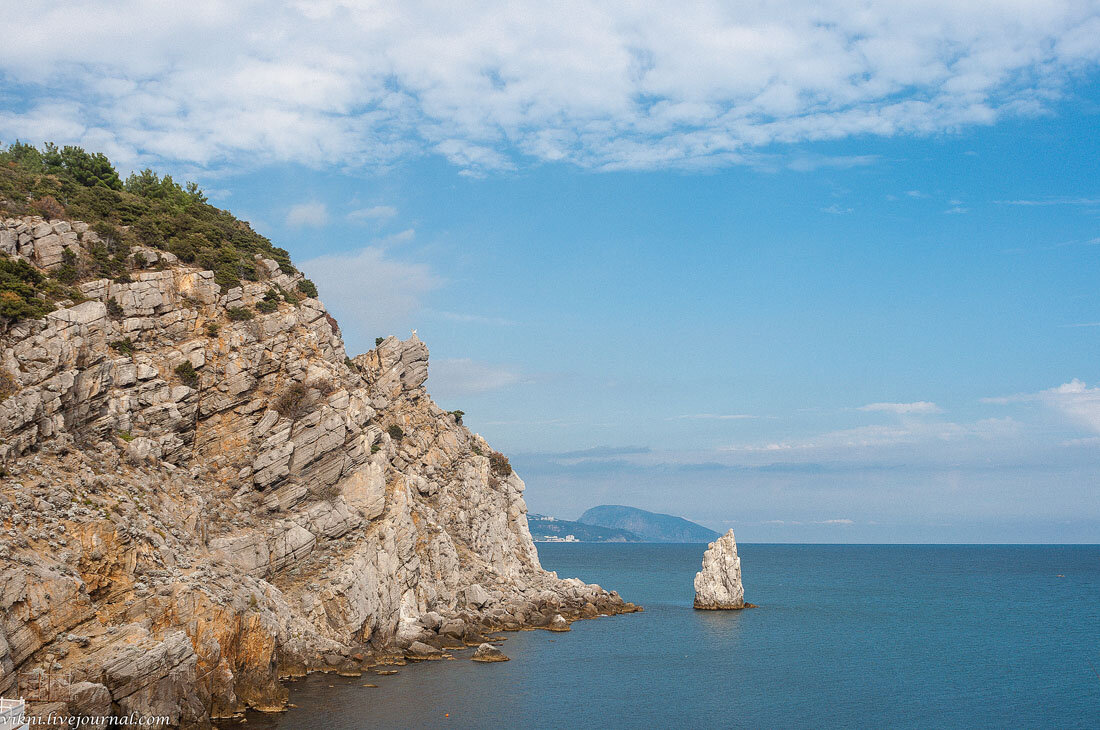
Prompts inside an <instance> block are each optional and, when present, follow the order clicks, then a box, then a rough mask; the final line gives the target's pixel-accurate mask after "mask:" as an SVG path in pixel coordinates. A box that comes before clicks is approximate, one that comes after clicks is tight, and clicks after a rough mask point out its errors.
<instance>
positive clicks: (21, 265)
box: [0, 253, 54, 322]
mask: <svg viewBox="0 0 1100 730" xmlns="http://www.w3.org/2000/svg"><path fill="white" fill-rule="evenodd" d="M47 289H48V287H47V286H46V277H45V276H43V275H42V273H41V272H39V271H38V269H36V268H34V267H33V266H31V265H30V264H29V263H27V262H26V261H23V260H22V259H19V260H18V261H17V260H15V259H11V258H9V257H8V256H6V255H4V254H2V253H0V318H2V319H3V320H5V321H9V322H14V321H16V320H20V319H39V318H41V317H45V316H46V314H48V313H49V312H52V311H53V310H54V305H53V302H52V301H48V299H43V298H40V295H41V296H42V297H44V296H46V292H47Z"/></svg>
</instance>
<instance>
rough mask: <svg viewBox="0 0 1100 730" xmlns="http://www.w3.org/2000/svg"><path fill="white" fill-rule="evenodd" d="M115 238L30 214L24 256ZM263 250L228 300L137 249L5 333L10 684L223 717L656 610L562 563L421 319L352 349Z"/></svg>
mask: <svg viewBox="0 0 1100 730" xmlns="http://www.w3.org/2000/svg"><path fill="white" fill-rule="evenodd" d="M95 236H96V234H95V233H94V232H93V231H92V230H89V228H88V227H87V226H86V225H83V224H81V223H79V222H66V221H60V220H43V219H41V218H33V217H27V218H18V219H8V220H4V221H0V252H2V253H4V254H6V255H7V256H8V257H9V259H10V258H15V259H23V260H26V261H28V262H30V263H32V264H33V265H34V266H35V267H36V268H38V269H41V270H47V271H48V270H50V269H51V268H55V267H58V266H61V265H63V263H62V262H63V261H65V260H73V259H74V258H78V257H79V256H80V255H81V254H82V249H87V248H89V244H91V243H94V237H95ZM66 251H69V253H68V254H66V253H65V252H66ZM256 263H257V270H258V271H259V272H260V275H259V277H258V278H259V279H260V280H259V281H255V282H245V283H244V284H243V285H242V286H238V287H234V288H230V289H228V290H224V291H223V290H222V288H221V287H219V285H218V284H217V283H215V278H214V274H213V273H211V272H210V271H203V270H200V269H199V268H197V267H191V266H187V265H183V264H181V262H179V261H178V260H177V259H176V257H175V256H173V255H172V254H169V253H167V252H165V251H163V250H157V249H155V248H143V247H136V248H134V249H133V251H132V252H131V254H130V258H129V267H130V271H129V272H128V273H127V274H126V275H125V276H120V277H115V278H113V279H98V280H92V281H84V282H83V283H78V285H77V289H78V290H79V297H78V299H79V300H81V301H77V299H73V300H70V301H61V302H58V303H57V304H58V308H57V309H56V310H55V311H53V312H51V313H49V314H47V315H46V316H45V317H44V318H42V319H30V320H27V319H24V320H20V321H16V322H14V323H13V322H7V323H3V324H0V399H2V400H0V468H2V470H3V471H2V472H0V474H2V480H0V525H2V531H0V696H10V695H11V694H13V693H15V692H18V691H22V692H23V693H26V692H27V691H28V689H33V687H32V685H34V683H35V682H36V681H39V682H40V681H42V677H43V676H46V675H49V674H51V673H52V674H53V675H54V676H55V677H62V680H61V681H62V682H63V683H65V684H66V685H67V687H65V688H64V691H63V692H62V693H61V694H62V699H63V700H66V701H67V704H66V706H59V705H53V706H51V707H50V709H52V710H58V711H61V712H68V713H71V714H74V715H81V714H84V715H95V714H103V713H112V712H113V713H116V714H119V715H125V714H129V713H131V712H137V713H139V714H152V715H168V716H169V717H170V718H171V719H172V722H173V723H174V724H177V725H181V726H184V727H205V726H208V725H209V724H210V720H211V718H218V717H227V716H232V715H235V714H238V713H240V712H242V711H243V710H244V709H246V708H249V707H252V708H258V709H263V710H275V709H279V708H281V707H282V706H283V705H284V704H285V702H286V700H287V693H286V690H285V689H284V688H283V686H282V685H281V684H280V681H279V680H280V678H281V677H286V676H293V675H300V674H302V673H304V672H307V671H311V670H318V669H322V670H341V671H345V672H348V671H350V672H354V671H357V670H358V669H359V668H360V667H362V666H365V665H369V664H370V663H371V662H376V661H381V660H384V659H385V658H386V657H393V656H406V655H411V656H414V657H416V658H424V657H432V656H439V655H440V653H441V650H444V649H446V648H448V647H459V646H463V645H476V644H479V643H481V641H482V640H483V636H482V634H483V633H484V632H486V631H489V630H496V629H516V628H520V627H523V626H547V627H549V626H550V625H554V626H555V627H556V628H559V629H560V628H561V627H562V625H563V624H565V623H566V622H567V621H569V620H573V619H576V618H581V617H594V616H597V615H599V614H611V613H617V612H623V611H629V610H633V608H634V607H633V606H632V605H630V604H625V603H624V602H623V601H622V600H621V599H620V598H619V596H618V595H617V594H615V593H613V592H612V593H608V592H606V591H604V590H602V589H600V588H599V587H598V586H593V585H585V584H584V583H582V582H581V581H578V580H575V579H569V580H561V579H559V578H558V577H557V576H556V575H555V574H553V573H548V572H546V571H544V570H543V569H542V568H541V566H540V565H539V561H538V555H537V554H536V552H535V548H534V545H533V544H532V542H531V536H530V534H529V532H528V527H527V521H526V507H525V505H524V501H523V490H524V484H523V481H522V480H521V479H520V478H519V476H518V475H516V474H515V473H514V472H512V470H511V467H510V466H509V465H508V463H507V460H506V459H504V458H503V457H501V456H500V455H499V454H495V453H494V452H493V450H492V448H491V447H490V446H489V444H488V443H486V442H485V440H484V439H482V438H481V437H480V436H478V435H476V434H473V433H471V432H470V431H468V430H467V429H466V428H464V427H463V426H462V425H460V424H459V423H457V422H456V419H455V417H454V416H453V415H452V414H450V413H447V412H445V411H443V410H441V409H440V408H439V407H438V406H437V405H436V404H435V403H433V402H432V400H431V398H430V397H429V396H428V394H427V393H426V392H425V389H424V382H425V379H426V377H427V372H428V349H427V347H425V345H424V344H423V343H422V342H421V341H420V340H419V339H417V337H416V336H415V334H414V335H413V336H412V337H411V338H409V339H407V340H404V341H401V340H398V339H396V338H394V337H390V338H387V339H385V340H384V341H382V342H381V343H380V344H379V345H378V346H377V347H376V348H375V349H374V350H371V351H370V352H367V353H365V354H362V355H359V356H357V357H355V358H348V357H347V355H346V353H345V351H344V345H343V342H342V341H341V337H340V331H339V328H338V326H337V323H336V321H335V320H334V319H333V318H332V317H331V316H330V315H328V314H327V313H326V311H325V308H324V306H323V305H322V304H321V302H320V301H317V300H316V299H312V298H308V297H301V296H300V295H296V294H294V293H293V292H295V291H296V285H297V283H298V279H299V276H300V275H298V274H296V273H294V274H288V273H284V272H283V271H282V270H281V269H280V266H279V264H278V263H276V262H275V261H274V260H271V259H258V260H257V262H256ZM365 296H366V297H367V298H368V300H369V292H368V293H366V295H365ZM55 694H56V693H55ZM51 698H52V699H56V698H55V697H51Z"/></svg>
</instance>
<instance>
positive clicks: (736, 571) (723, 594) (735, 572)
mask: <svg viewBox="0 0 1100 730" xmlns="http://www.w3.org/2000/svg"><path fill="white" fill-rule="evenodd" d="M746 605H747V604H746V603H745V589H744V588H743V587H742V585H741V558H739V557H737V541H736V540H735V539H734V537H733V530H730V531H729V532H727V533H726V534H725V535H722V537H720V538H718V539H717V540H715V541H714V542H712V543H711V544H710V545H708V546H707V551H706V552H705V553H703V569H702V570H700V571H699V572H698V573H696V574H695V608H702V609H736V608H745V607H746Z"/></svg>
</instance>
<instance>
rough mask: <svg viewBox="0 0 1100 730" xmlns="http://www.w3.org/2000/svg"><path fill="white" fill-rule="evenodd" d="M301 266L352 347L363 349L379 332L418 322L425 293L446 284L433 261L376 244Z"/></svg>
mask: <svg viewBox="0 0 1100 730" xmlns="http://www.w3.org/2000/svg"><path fill="white" fill-rule="evenodd" d="M299 268H301V269H302V271H304V272H306V275H307V276H309V277H310V278H312V279H313V281H314V282H315V283H316V284H317V288H318V289H319V290H320V295H321V299H322V300H323V301H324V302H325V304H326V305H327V306H328V308H329V309H330V310H332V312H333V314H335V315H336V318H337V319H338V320H339V321H340V327H341V329H342V331H343V332H344V335H345V338H346V339H347V341H348V345H349V348H351V349H353V350H360V351H361V350H364V349H366V345H367V343H372V342H373V341H374V338H375V337H378V336H382V335H389V334H393V333H397V332H404V331H405V330H408V329H412V328H413V327H415V326H416V319H417V317H416V316H415V315H417V313H418V312H419V310H420V309H421V306H422V300H423V298H424V296H425V295H426V294H427V293H429V292H431V291H433V290H434V289H437V288H439V287H440V286H442V284H443V279H442V278H441V277H439V276H438V275H437V274H436V273H435V272H433V271H432V269H431V267H429V266H428V265H427V264H423V263H412V262H407V261H399V260H396V259H393V258H390V257H389V256H388V254H387V252H386V251H385V250H384V249H382V248H379V247H374V246H369V247H367V248H363V249H360V250H358V251H353V252H350V253H343V254H331V255H327V256H320V257H318V258H315V259H310V260H308V261H303V262H302V263H301V265H300V267H299Z"/></svg>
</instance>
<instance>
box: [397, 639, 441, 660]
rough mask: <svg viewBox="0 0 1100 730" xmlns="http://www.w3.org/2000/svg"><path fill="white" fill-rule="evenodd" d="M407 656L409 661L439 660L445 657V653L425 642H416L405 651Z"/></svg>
mask: <svg viewBox="0 0 1100 730" xmlns="http://www.w3.org/2000/svg"><path fill="white" fill-rule="evenodd" d="M405 656H406V657H408V658H409V659H439V658H441V657H442V656H443V652H442V651H441V650H439V649H436V648H435V647H434V646H431V645H429V644H425V643H424V642H423V641H414V642H413V643H412V644H410V645H409V648H408V649H406V650H405Z"/></svg>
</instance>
